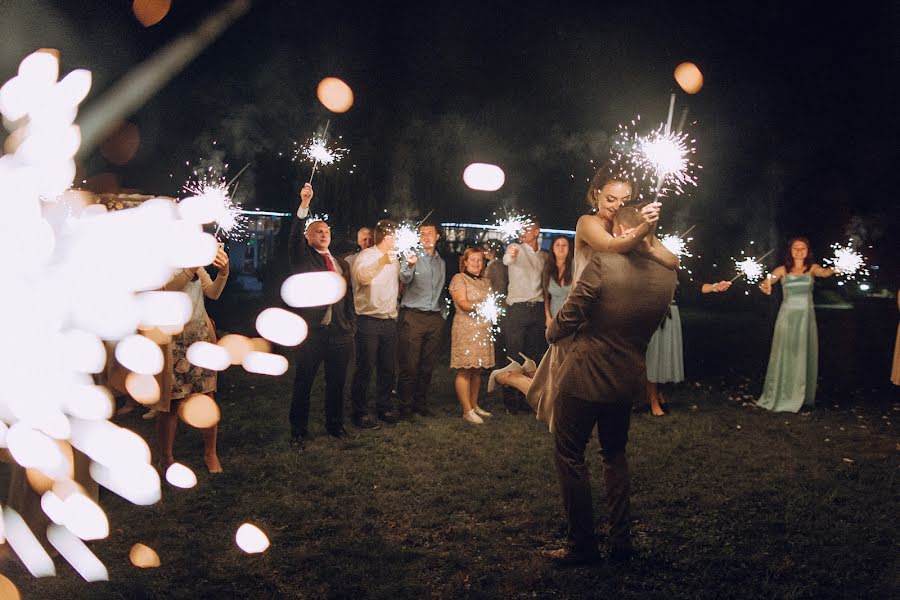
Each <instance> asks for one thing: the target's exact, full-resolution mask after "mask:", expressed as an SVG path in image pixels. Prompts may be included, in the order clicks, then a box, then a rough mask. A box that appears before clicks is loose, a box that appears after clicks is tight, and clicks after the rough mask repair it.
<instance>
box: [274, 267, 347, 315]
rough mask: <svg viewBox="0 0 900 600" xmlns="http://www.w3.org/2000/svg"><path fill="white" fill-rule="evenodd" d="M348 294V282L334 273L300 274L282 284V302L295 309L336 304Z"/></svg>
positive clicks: (292, 276)
mask: <svg viewBox="0 0 900 600" xmlns="http://www.w3.org/2000/svg"><path fill="white" fill-rule="evenodd" d="M346 293H347V282H346V281H345V280H344V278H343V277H341V276H340V275H338V274H337V273H335V272H333V271H318V272H315V273H298V274H296V275H291V276H290V277H288V278H287V279H285V280H284V283H282V284H281V298H282V300H284V302H285V303H286V304H287V305H288V306H292V307H294V308H304V307H309V306H325V305H327V304H334V303H335V302H337V301H338V300H340V299H341V298H343V297H344V294H346Z"/></svg>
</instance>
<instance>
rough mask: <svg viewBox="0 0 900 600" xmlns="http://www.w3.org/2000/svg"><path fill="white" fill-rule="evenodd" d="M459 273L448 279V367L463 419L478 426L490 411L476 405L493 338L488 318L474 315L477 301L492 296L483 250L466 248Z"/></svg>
mask: <svg viewBox="0 0 900 600" xmlns="http://www.w3.org/2000/svg"><path fill="white" fill-rule="evenodd" d="M459 271H460V272H459V273H457V274H456V275H454V276H453V279H451V280H450V295H451V296H452V297H453V304H454V305H455V307H456V314H455V315H454V316H453V328H452V330H451V333H450V368H451V369H457V371H456V380H455V387H456V397H457V398H459V403H460V405H462V409H463V419H465V420H466V421H468V422H469V423H473V424H476V425H479V424H481V423H484V420H483V419H482V417H490V416H491V413H489V412H488V411H486V410H483V409H482V408H480V407H479V406H478V390H479V388H480V387H481V370H482V369H484V368H490V367H493V366H494V340H493V335H492V331H491V327H492V324H491V322H490V321H489V320H487V319H483V318H479V317H478V316H477V314H476V311H477V309H478V304H479V303H481V302H483V301H485V300H486V299H488V297H489V296H490V295H491V293H492V290H491V283H490V281H488V279H487V277H484V250H482V249H481V248H480V247H470V248H466V251H465V252H464V253H463V255H462V257H461V258H460V260H459Z"/></svg>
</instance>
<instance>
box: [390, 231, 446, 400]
mask: <svg viewBox="0 0 900 600" xmlns="http://www.w3.org/2000/svg"><path fill="white" fill-rule="evenodd" d="M440 237H441V236H440V235H438V232H437V225H435V224H434V223H433V222H430V221H423V222H422V223H420V224H419V242H420V243H421V244H422V250H421V251H419V252H411V253H410V254H409V255H408V256H406V258H405V259H404V260H403V261H401V265H400V281H402V282H403V285H404V292H403V298H402V299H401V300H400V314H399V317H398V319H397V329H398V332H399V345H400V375H399V378H398V381H397V396H398V400H399V404H400V406H399V409H400V416H401V417H409V416H410V415H411V413H412V412H413V411H415V412H416V413H418V414H419V415H421V416H423V417H427V416H432V414H433V413H432V412H431V410H430V409H429V408H428V387H429V386H430V385H431V373H432V372H433V371H434V363H435V360H436V359H437V354H438V349H439V347H440V344H441V338H442V336H443V333H444V320H445V318H446V315H445V314H444V306H445V305H444V282H445V280H446V271H447V266H446V264H445V263H444V259H443V258H441V256H440V255H439V254H438V253H437V252H436V250H435V246H436V244H437V241H438V240H439V239H440Z"/></svg>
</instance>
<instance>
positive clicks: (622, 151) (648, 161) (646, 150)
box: [610, 117, 703, 199]
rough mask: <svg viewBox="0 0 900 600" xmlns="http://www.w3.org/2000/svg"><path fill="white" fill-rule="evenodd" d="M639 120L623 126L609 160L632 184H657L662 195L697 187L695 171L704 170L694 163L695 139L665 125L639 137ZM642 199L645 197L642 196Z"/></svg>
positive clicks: (618, 132)
mask: <svg viewBox="0 0 900 600" xmlns="http://www.w3.org/2000/svg"><path fill="white" fill-rule="evenodd" d="M639 121H640V117H637V118H636V119H634V120H632V121H631V124H630V126H629V125H626V124H620V125H619V126H618V128H617V131H616V134H615V136H614V137H613V143H612V147H611V148H610V161H611V162H612V163H613V164H614V165H616V166H617V167H618V168H619V170H620V171H621V173H622V175H623V176H624V177H626V178H628V179H630V180H632V181H637V182H641V183H644V184H645V186H642V187H646V186H647V185H654V186H656V187H655V190H656V192H658V195H660V196H666V195H668V194H669V193H671V194H673V195H675V196H680V195H681V194H683V193H684V188H685V187H687V186H694V187H696V186H697V177H696V170H697V169H702V168H703V167H702V166H701V165H698V164H696V163H694V162H692V161H691V155H692V154H694V153H696V151H697V149H696V147H695V145H694V144H695V143H696V140H694V139H692V138H691V137H690V135H689V134H687V133H685V132H682V131H670V130H669V129H668V128H667V127H666V125H665V124H663V125H660V126H659V127H658V128H656V130H654V131H652V132H651V133H649V134H647V135H639V134H638V133H637V132H636V131H635V128H636V127H637V125H638V122H639ZM639 198H641V199H642V198H643V194H642V193H639Z"/></svg>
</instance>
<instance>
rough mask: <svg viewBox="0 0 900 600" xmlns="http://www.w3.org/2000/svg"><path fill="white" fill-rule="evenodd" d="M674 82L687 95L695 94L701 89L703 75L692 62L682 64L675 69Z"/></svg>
mask: <svg viewBox="0 0 900 600" xmlns="http://www.w3.org/2000/svg"><path fill="white" fill-rule="evenodd" d="M675 81H677V82H678V85H680V86H681V89H683V90H684V91H685V92H687V93H688V94H696V93H697V92H699V91H700V88H702V87H703V73H701V72H700V69H698V68H697V65H695V64H694V63H692V62H683V63H681V64H680V65H678V66H677V67H675Z"/></svg>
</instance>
